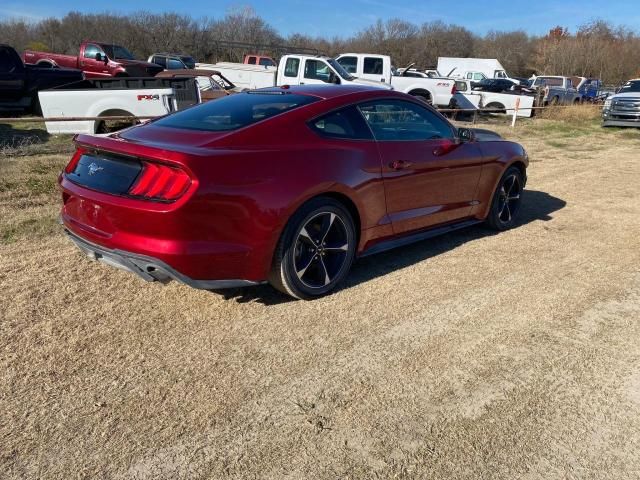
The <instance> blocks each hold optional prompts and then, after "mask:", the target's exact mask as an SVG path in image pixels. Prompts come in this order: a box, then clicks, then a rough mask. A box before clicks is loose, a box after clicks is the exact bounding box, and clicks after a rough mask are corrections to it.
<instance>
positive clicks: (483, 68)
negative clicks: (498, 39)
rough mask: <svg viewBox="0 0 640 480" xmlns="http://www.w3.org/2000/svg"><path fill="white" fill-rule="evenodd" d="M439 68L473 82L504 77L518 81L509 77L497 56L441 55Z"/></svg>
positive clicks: (443, 71)
mask: <svg viewBox="0 0 640 480" xmlns="http://www.w3.org/2000/svg"><path fill="white" fill-rule="evenodd" d="M438 70H439V71H440V72H442V73H443V74H445V75H447V76H449V77H452V78H460V79H464V80H471V81H472V82H480V81H482V80H484V79H487V78H504V79H507V80H511V81H512V82H514V83H518V81H517V80H515V79H513V78H511V77H509V75H508V74H507V72H506V71H505V69H504V67H503V66H502V64H501V63H500V62H499V61H498V60H496V59H495V58H457V57H439V58H438Z"/></svg>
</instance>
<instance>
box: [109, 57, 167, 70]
mask: <svg viewBox="0 0 640 480" xmlns="http://www.w3.org/2000/svg"><path fill="white" fill-rule="evenodd" d="M114 61H115V62H118V63H119V64H121V65H132V66H136V67H143V68H149V67H159V66H160V65H158V64H156V63H150V62H145V61H144V60H127V59H124V58H116V59H115V60H114Z"/></svg>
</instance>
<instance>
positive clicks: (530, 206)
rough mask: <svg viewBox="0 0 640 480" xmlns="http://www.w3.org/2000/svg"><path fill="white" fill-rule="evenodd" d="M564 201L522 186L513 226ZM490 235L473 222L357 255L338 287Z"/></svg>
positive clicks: (276, 296)
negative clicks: (417, 239) (432, 235)
mask: <svg viewBox="0 0 640 480" xmlns="http://www.w3.org/2000/svg"><path fill="white" fill-rule="evenodd" d="M566 204H567V203H566V202H565V201H564V200H562V199H560V198H557V197H554V196H552V195H549V194H548V193H546V192H539V191H536V190H525V192H524V193H523V196H522V204H521V207H520V212H519V214H518V221H517V223H516V225H515V227H514V228H519V227H521V226H523V225H526V224H528V223H531V222H534V221H538V220H539V221H545V222H547V221H550V220H552V218H553V217H552V216H551V214H553V213H554V212H557V211H558V210H561V209H562V208H564V207H565V206H566ZM493 235H500V232H496V231H495V230H492V229H489V228H487V227H486V226H484V225H477V226H474V227H469V228H466V229H462V230H458V231H455V232H451V233H448V234H446V235H442V236H440V237H435V238H431V239H428V240H424V241H420V242H417V243H414V244H411V245H409V246H405V247H401V248H397V249H394V250H389V251H387V252H384V253H379V254H377V255H372V256H370V257H365V258H362V259H359V260H357V261H356V262H355V263H354V265H353V267H352V269H351V272H349V275H348V277H347V278H346V280H345V281H344V283H343V284H342V285H341V286H340V287H339V288H338V290H342V289H346V288H351V287H354V286H356V285H359V284H361V283H364V282H368V281H369V280H373V279H374V278H377V277H381V276H384V275H387V274H389V273H391V272H394V271H396V270H400V269H402V268H406V267H408V266H410V265H414V264H416V263H419V262H422V261H424V260H428V259H429V258H432V257H435V256H437V255H440V254H442V253H446V252H448V251H451V250H453V249H455V248H457V247H459V246H461V245H463V244H465V243H467V242H470V241H473V240H478V239H480V238H484V237H488V236H493ZM214 292H215V293H218V294H220V295H223V296H224V298H225V299H227V300H235V301H237V302H238V303H247V302H253V301H256V302H259V303H263V304H264V305H277V304H281V303H287V302H291V301H296V300H295V299H293V298H291V297H289V296H287V295H285V294H283V293H280V292H279V291H277V290H275V289H274V288H272V287H271V286H269V285H260V286H257V287H247V288H237V289H230V290H218V291H214Z"/></svg>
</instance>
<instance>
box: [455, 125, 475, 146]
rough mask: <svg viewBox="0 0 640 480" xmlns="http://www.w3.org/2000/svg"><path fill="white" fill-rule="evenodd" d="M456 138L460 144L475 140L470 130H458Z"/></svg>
mask: <svg viewBox="0 0 640 480" xmlns="http://www.w3.org/2000/svg"><path fill="white" fill-rule="evenodd" d="M458 138H459V139H460V141H461V142H462V143H468V142H473V141H474V140H475V139H476V134H475V133H473V130H471V129H470V128H459V129H458Z"/></svg>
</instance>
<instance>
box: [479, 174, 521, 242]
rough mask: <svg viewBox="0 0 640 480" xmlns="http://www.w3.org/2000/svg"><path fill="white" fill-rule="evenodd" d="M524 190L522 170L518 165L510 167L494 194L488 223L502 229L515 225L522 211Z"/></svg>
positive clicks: (496, 228) (494, 227) (495, 228)
mask: <svg viewBox="0 0 640 480" xmlns="http://www.w3.org/2000/svg"><path fill="white" fill-rule="evenodd" d="M523 190H524V182H523V178H522V172H521V171H520V169H518V168H517V167H509V168H508V169H507V171H506V172H505V173H504V175H502V178H501V179H500V182H499V183H498V188H496V191H495V193H494V194H493V201H492V203H491V209H490V210H489V216H488V217H487V225H489V226H490V227H491V228H493V229H494V230H500V231H502V230H507V229H509V228H511V227H513V225H514V224H515V221H516V217H517V215H518V212H519V211H520V202H521V200H522V198H521V197H522V192H523Z"/></svg>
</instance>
